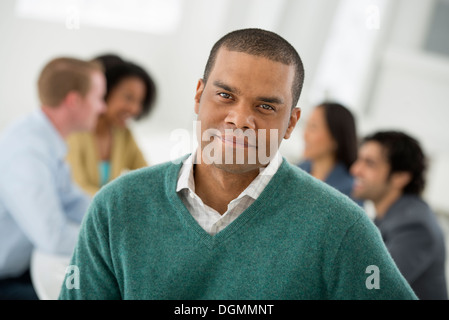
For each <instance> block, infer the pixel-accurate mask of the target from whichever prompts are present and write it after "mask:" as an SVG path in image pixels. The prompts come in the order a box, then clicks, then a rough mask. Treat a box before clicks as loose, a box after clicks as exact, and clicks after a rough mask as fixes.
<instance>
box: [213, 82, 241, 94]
mask: <svg viewBox="0 0 449 320" xmlns="http://www.w3.org/2000/svg"><path fill="white" fill-rule="evenodd" d="M214 86H216V87H219V88H221V89H223V90H226V91H229V92H231V93H235V94H240V90H239V89H237V88H235V87H231V86H229V85H227V84H226V83H224V82H222V81H220V80H216V81H214Z"/></svg>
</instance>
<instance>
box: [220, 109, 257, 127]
mask: <svg viewBox="0 0 449 320" xmlns="http://www.w3.org/2000/svg"><path fill="white" fill-rule="evenodd" d="M225 122H226V124H228V125H232V126H234V127H235V128H236V129H253V130H255V129H256V124H255V116H254V113H253V110H252V108H251V105H249V104H247V103H245V102H241V103H239V104H236V105H234V106H233V107H230V108H229V111H228V114H227V116H226V118H225Z"/></svg>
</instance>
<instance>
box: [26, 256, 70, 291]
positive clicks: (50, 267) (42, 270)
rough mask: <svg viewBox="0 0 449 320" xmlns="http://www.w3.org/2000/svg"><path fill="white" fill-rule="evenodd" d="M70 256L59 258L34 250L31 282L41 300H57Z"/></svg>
mask: <svg viewBox="0 0 449 320" xmlns="http://www.w3.org/2000/svg"><path fill="white" fill-rule="evenodd" d="M70 258H71V257H70V256H58V255H51V254H48V253H44V252H41V251H38V250H34V251H33V254H32V256H31V269H30V273H31V281H32V282H33V286H34V289H35V290H36V293H37V295H38V297H39V299H41V300H57V299H58V296H59V292H60V290H61V287H62V284H63V282H64V278H65V274H66V268H67V266H68V265H69V264H70Z"/></svg>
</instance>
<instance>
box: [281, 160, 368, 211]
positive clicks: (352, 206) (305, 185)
mask: <svg viewBox="0 0 449 320" xmlns="http://www.w3.org/2000/svg"><path fill="white" fill-rule="evenodd" d="M283 176H284V177H283V180H284V181H283V182H282V188H284V189H283V190H282V193H283V194H284V197H285V198H286V199H287V200H288V201H287V202H288V203H292V206H293V205H294V207H295V209H296V210H299V211H302V212H309V213H310V214H313V215H315V216H321V217H320V218H322V217H323V215H325V216H328V217H331V218H332V217H333V218H336V219H343V220H344V219H345V218H347V219H350V220H355V219H358V218H359V217H360V215H362V214H365V212H364V211H363V209H362V208H361V207H360V206H359V205H358V204H356V203H355V202H354V201H353V200H352V199H350V198H349V197H348V196H346V195H344V194H343V193H341V192H340V191H338V190H336V189H335V188H333V187H331V186H330V185H328V184H327V183H325V182H323V181H321V180H318V179H316V178H314V177H313V176H311V175H310V174H308V173H307V172H305V171H304V170H302V169H300V168H298V167H297V166H294V165H292V164H289V163H286V164H285V170H284V171H283Z"/></svg>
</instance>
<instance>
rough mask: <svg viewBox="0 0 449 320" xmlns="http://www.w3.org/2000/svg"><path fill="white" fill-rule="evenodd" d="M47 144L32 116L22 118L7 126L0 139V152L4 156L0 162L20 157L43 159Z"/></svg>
mask: <svg viewBox="0 0 449 320" xmlns="http://www.w3.org/2000/svg"><path fill="white" fill-rule="evenodd" d="M48 144H49V142H48V141H47V139H46V137H45V135H44V133H43V132H42V130H41V128H40V126H39V123H38V122H37V121H36V119H35V117H34V116H33V114H29V115H26V116H23V117H21V118H19V119H17V120H16V121H15V122H14V123H12V124H11V125H10V126H8V127H7V128H6V129H5V130H4V131H3V133H2V135H1V137H0V150H2V153H3V154H4V156H3V157H2V160H4V161H11V160H12V161H14V160H15V159H17V157H20V156H21V155H23V156H25V157H28V156H30V155H36V156H41V157H45V155H46V154H47V151H48Z"/></svg>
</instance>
